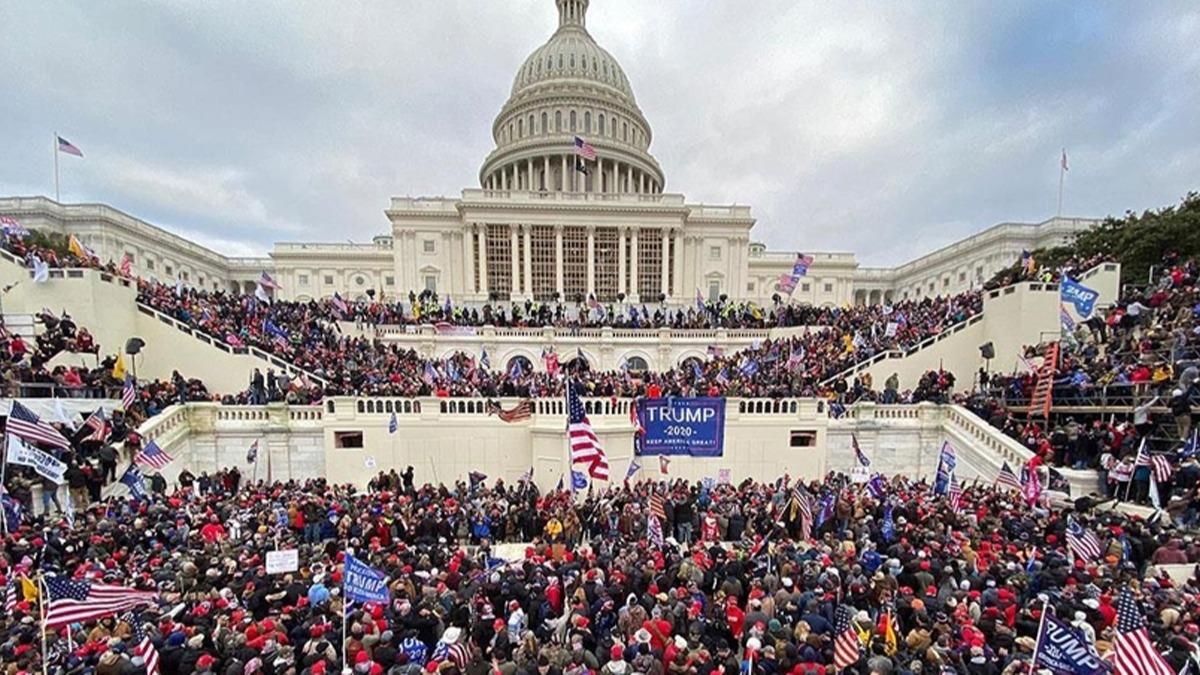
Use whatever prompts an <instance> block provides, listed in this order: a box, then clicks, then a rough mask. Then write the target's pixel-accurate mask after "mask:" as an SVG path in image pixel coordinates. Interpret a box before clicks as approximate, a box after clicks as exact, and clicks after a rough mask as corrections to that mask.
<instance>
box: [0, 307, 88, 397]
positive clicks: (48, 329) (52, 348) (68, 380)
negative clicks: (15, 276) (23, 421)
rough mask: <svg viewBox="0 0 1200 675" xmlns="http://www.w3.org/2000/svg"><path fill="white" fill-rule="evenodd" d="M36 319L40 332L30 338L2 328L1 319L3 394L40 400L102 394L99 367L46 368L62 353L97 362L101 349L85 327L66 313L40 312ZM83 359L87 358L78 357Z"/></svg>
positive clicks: (0, 353) (0, 345)
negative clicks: (89, 358) (95, 359)
mask: <svg viewBox="0 0 1200 675" xmlns="http://www.w3.org/2000/svg"><path fill="white" fill-rule="evenodd" d="M35 320H36V321H37V323H38V324H40V325H41V326H42V329H41V330H40V331H37V332H36V333H35V334H34V335H32V336H29V335H26V336H22V335H21V333H20V332H19V331H17V330H13V329H11V328H10V327H8V326H7V325H5V323H4V319H3V317H0V376H2V377H3V388H4V389H3V391H4V394H5V395H7V396H21V397H39V398H40V397H50V396H59V397H98V396H101V395H103V393H104V383H103V381H102V378H101V377H100V376H99V372H98V371H99V368H95V369H91V368H87V367H86V366H83V365H80V366H68V365H57V366H50V365H49V362H50V360H51V359H53V358H54V357H55V356H58V355H59V354H60V353H62V352H71V353H75V354H80V355H91V356H93V357H96V358H97V361H98V359H99V356H98V355H99V352H100V346H99V345H97V344H96V341H95V339H93V337H92V334H91V333H89V332H88V330H87V328H84V327H82V326H77V325H76V324H75V321H74V320H73V319H72V318H71V316H70V315H69V314H67V313H66V312H63V314H62V315H61V316H56V315H55V314H54V313H53V312H50V311H49V310H43V311H42V312H41V313H40V314H38V315H37V316H36V317H35ZM30 337H32V340H30V339H29V338H30ZM83 360H86V357H84V358H81V361H83ZM97 365H99V363H97Z"/></svg>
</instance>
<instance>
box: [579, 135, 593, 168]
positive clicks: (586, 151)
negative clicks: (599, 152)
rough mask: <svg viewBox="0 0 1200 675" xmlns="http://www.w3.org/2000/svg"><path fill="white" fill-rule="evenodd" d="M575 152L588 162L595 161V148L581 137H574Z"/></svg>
mask: <svg viewBox="0 0 1200 675" xmlns="http://www.w3.org/2000/svg"><path fill="white" fill-rule="evenodd" d="M575 154H577V155H579V156H580V157H582V158H584V159H586V160H588V161H589V162H594V161H596V149H595V148H593V147H592V145H591V144H590V143H588V142H587V141H585V140H583V139H582V138H580V137H578V136H576V137H575Z"/></svg>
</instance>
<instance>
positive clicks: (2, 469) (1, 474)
mask: <svg viewBox="0 0 1200 675" xmlns="http://www.w3.org/2000/svg"><path fill="white" fill-rule="evenodd" d="M6 478H8V436H7V435H5V437H4V459H3V460H2V461H0V494H8V488H6V487H4V480H5V479H6ZM12 498H13V497H12V495H9V499H12ZM0 516H2V517H0V532H2V533H3V534H4V536H5V537H6V538H7V537H8V514H7V513H0Z"/></svg>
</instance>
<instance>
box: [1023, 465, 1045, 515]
mask: <svg viewBox="0 0 1200 675" xmlns="http://www.w3.org/2000/svg"><path fill="white" fill-rule="evenodd" d="M1021 477H1022V478H1023V479H1024V481H1023V482H1024V485H1022V489H1023V491H1024V493H1025V501H1026V502H1028V503H1029V505H1030V506H1033V505H1034V504H1036V503H1037V502H1038V500H1039V499H1041V497H1042V479H1041V477H1040V476H1038V471H1037V469H1035V468H1031V467H1025V468H1023V469H1021Z"/></svg>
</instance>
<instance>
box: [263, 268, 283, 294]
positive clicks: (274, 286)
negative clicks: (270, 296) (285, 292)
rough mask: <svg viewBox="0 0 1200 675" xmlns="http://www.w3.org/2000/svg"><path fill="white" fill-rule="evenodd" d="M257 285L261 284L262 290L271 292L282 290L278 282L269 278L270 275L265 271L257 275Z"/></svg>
mask: <svg viewBox="0 0 1200 675" xmlns="http://www.w3.org/2000/svg"><path fill="white" fill-rule="evenodd" d="M258 283H259V284H261V285H262V287H263V288H269V289H271V290H273V291H277V290H279V289H280V288H282V287H281V286H280V285H279V283H278V282H276V281H275V280H274V279H272V278H271V275H270V274H267V271H266V270H263V273H262V274H261V275H259V277H258Z"/></svg>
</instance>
